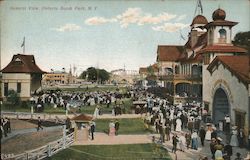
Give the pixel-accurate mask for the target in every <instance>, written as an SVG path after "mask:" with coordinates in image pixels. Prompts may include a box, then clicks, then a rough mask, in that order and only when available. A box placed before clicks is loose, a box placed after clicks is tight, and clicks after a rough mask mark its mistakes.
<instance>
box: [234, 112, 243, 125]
mask: <svg viewBox="0 0 250 160" xmlns="http://www.w3.org/2000/svg"><path fill="white" fill-rule="evenodd" d="M235 125H236V126H238V128H239V129H243V128H244V125H245V113H244V112H238V111H235Z"/></svg>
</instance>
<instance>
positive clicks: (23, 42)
mask: <svg viewBox="0 0 250 160" xmlns="http://www.w3.org/2000/svg"><path fill="white" fill-rule="evenodd" d="M23 43H24V45H23V54H25V37H24V39H23Z"/></svg>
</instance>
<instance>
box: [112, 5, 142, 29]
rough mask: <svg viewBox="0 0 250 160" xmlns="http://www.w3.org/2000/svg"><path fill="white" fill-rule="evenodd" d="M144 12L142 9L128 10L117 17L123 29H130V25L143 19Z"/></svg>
mask: <svg viewBox="0 0 250 160" xmlns="http://www.w3.org/2000/svg"><path fill="white" fill-rule="evenodd" d="M141 14H142V10H141V9H140V8H128V9H127V10H126V11H125V12H124V13H122V14H121V15H118V16H116V17H117V19H118V20H119V22H120V25H121V27H122V28H126V27H128V25H129V24H133V23H137V22H138V21H139V19H140V18H141Z"/></svg>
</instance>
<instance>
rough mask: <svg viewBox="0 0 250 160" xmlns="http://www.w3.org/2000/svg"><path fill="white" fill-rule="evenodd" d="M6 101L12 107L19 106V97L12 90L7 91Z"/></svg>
mask: <svg viewBox="0 0 250 160" xmlns="http://www.w3.org/2000/svg"><path fill="white" fill-rule="evenodd" d="M7 101H8V102H9V103H10V104H11V105H12V106H16V105H19V104H20V95H19V94H18V93H17V92H16V91H14V90H9V91H8V96H7Z"/></svg>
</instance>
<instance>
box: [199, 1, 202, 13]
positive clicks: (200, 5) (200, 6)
mask: <svg viewBox="0 0 250 160" xmlns="http://www.w3.org/2000/svg"><path fill="white" fill-rule="evenodd" d="M198 7H199V8H200V10H201V14H203V8H202V4H201V0H198Z"/></svg>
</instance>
